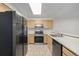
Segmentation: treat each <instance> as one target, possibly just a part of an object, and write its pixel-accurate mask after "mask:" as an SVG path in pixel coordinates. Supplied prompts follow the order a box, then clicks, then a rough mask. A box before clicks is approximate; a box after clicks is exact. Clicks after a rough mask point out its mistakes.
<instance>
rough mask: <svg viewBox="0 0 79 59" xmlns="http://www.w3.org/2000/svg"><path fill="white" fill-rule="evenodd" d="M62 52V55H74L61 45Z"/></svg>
mask: <svg viewBox="0 0 79 59" xmlns="http://www.w3.org/2000/svg"><path fill="white" fill-rule="evenodd" d="M62 54H63V56H75V55H74V54H73V53H72V52H71V51H69V50H68V49H66V48H65V47H62Z"/></svg>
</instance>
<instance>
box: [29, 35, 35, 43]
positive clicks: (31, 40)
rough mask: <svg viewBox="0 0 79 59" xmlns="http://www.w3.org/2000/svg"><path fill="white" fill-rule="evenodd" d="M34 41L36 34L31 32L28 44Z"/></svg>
mask: <svg viewBox="0 0 79 59" xmlns="http://www.w3.org/2000/svg"><path fill="white" fill-rule="evenodd" d="M33 43H34V35H33V34H29V35H28V44H33Z"/></svg>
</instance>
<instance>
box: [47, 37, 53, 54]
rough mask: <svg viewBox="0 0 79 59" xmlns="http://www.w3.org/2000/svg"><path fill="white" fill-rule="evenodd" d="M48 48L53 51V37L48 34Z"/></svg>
mask: <svg viewBox="0 0 79 59" xmlns="http://www.w3.org/2000/svg"><path fill="white" fill-rule="evenodd" d="M48 48H49V50H50V52H51V53H52V38H51V37H49V36H48Z"/></svg>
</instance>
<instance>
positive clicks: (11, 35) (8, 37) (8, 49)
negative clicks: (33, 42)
mask: <svg viewBox="0 0 79 59" xmlns="http://www.w3.org/2000/svg"><path fill="white" fill-rule="evenodd" d="M19 19H20V18H18V17H17V14H16V12H15V11H5V12H0V56H16V52H17V51H16V48H17V47H16V45H17V44H16V40H17V38H16V35H17V32H19V31H17V26H16V24H17V20H19ZM21 19H22V18H21ZM22 20H23V19H22ZM21 23H22V24H21V25H20V27H21V32H22V44H20V45H21V50H22V51H20V52H21V54H20V55H24V54H23V53H24V36H23V35H24V33H23V31H24V27H23V26H24V25H23V22H22V21H21ZM18 35H19V34H18Z"/></svg>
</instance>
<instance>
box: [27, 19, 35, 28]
mask: <svg viewBox="0 0 79 59" xmlns="http://www.w3.org/2000/svg"><path fill="white" fill-rule="evenodd" d="M27 26H28V28H34V26H35V21H34V20H28V21H27Z"/></svg>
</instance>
